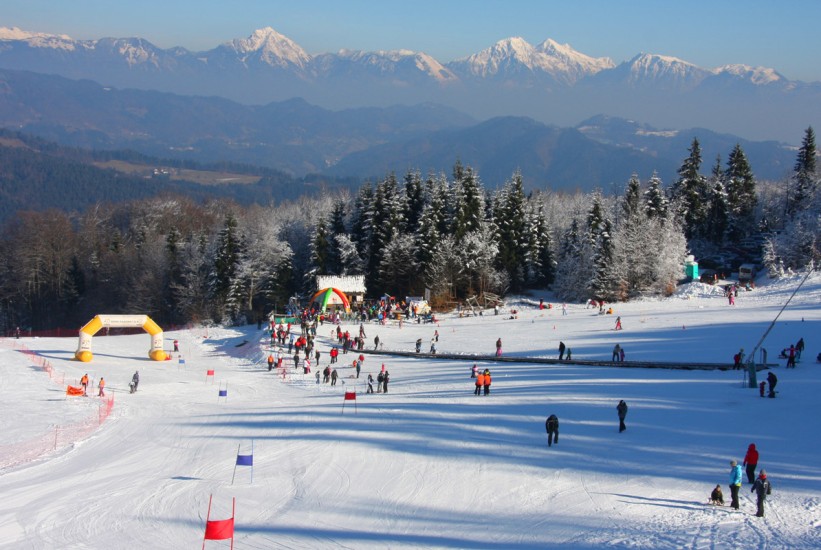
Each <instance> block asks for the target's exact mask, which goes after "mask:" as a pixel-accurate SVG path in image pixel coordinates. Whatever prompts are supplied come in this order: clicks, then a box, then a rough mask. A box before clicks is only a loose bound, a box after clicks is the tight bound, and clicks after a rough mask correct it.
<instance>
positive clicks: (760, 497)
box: [750, 470, 772, 518]
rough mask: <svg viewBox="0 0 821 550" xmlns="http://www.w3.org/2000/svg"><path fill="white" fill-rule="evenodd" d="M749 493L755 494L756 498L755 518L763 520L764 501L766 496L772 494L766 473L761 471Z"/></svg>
mask: <svg viewBox="0 0 821 550" xmlns="http://www.w3.org/2000/svg"><path fill="white" fill-rule="evenodd" d="M750 492H751V493H752V492H755V496H756V501H755V503H756V511H755V515H756V516H757V517H760V518H763V517H764V501H765V500H766V499H767V495H769V494H770V493H771V492H772V486H771V485H770V481H769V480H768V479H767V472H765V471H764V470H761V472H760V473H759V474H758V479H756V480H755V482H754V483H753V486H752V488H751V489H750Z"/></svg>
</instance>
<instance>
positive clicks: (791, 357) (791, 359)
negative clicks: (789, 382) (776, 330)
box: [787, 344, 795, 368]
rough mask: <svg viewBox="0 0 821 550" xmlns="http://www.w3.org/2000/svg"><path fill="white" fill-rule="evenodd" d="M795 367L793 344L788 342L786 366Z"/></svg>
mask: <svg viewBox="0 0 821 550" xmlns="http://www.w3.org/2000/svg"><path fill="white" fill-rule="evenodd" d="M790 367H792V368H795V346H794V345H793V344H790V351H789V355H788V356H787V368H790Z"/></svg>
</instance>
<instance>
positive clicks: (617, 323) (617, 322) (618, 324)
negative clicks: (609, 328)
mask: <svg viewBox="0 0 821 550" xmlns="http://www.w3.org/2000/svg"><path fill="white" fill-rule="evenodd" d="M616 330H621V317H616Z"/></svg>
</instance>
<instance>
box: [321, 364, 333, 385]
mask: <svg viewBox="0 0 821 550" xmlns="http://www.w3.org/2000/svg"><path fill="white" fill-rule="evenodd" d="M322 374H323V378H322V382H323V383H324V384H327V383H328V382H330V381H331V367H330V366H327V367H325V370H323V371H322Z"/></svg>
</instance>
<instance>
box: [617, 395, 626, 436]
mask: <svg viewBox="0 0 821 550" xmlns="http://www.w3.org/2000/svg"><path fill="white" fill-rule="evenodd" d="M616 411H618V413H619V433H621V432H623V431H624V430H626V429H627V426H626V425H625V424H624V419H625V418H627V403H625V402H624V399H622V400H621V401H619V404H618V405H616Z"/></svg>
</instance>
